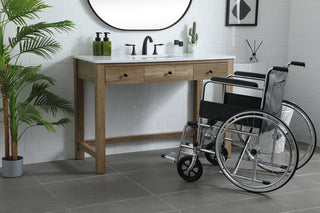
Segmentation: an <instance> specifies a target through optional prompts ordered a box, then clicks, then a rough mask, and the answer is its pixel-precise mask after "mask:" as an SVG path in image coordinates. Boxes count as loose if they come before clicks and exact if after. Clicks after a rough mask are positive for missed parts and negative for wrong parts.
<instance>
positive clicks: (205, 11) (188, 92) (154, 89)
mask: <svg viewBox="0 0 320 213" xmlns="http://www.w3.org/2000/svg"><path fill="white" fill-rule="evenodd" d="M46 2H47V3H48V4H50V5H53V8H50V9H48V10H46V11H45V12H44V13H42V14H41V16H40V18H41V19H42V20H43V21H59V20H62V19H70V20H73V21H74V22H75V23H76V24H77V29H76V30H75V31H74V32H73V33H72V34H57V38H58V40H59V41H60V42H61V43H62V45H63V51H61V52H60V53H59V54H58V55H57V56H56V57H55V58H54V59H53V60H51V61H45V60H43V59H40V58H39V57H36V56H26V57H24V58H23V62H24V64H26V65H30V64H42V65H43V72H45V73H47V74H49V75H51V76H53V77H55V78H56V80H57V84H56V87H55V91H56V92H57V93H58V94H60V95H62V96H63V97H65V98H68V99H69V100H72V101H73V64H72V55H75V54H91V52H92V50H91V48H92V41H93V39H94V36H95V32H96V31H110V32H111V36H110V38H111V41H112V51H113V54H128V53H129V52H130V50H129V48H126V47H125V46H124V44H125V43H135V44H137V50H138V52H140V51H141V45H142V41H143V38H144V37H145V36H146V35H151V36H152V37H153V39H154V42H164V43H166V44H167V48H166V51H170V50H169V48H168V46H170V45H169V44H170V43H171V42H172V41H173V40H174V39H180V40H181V39H182V40H184V41H185V42H186V40H187V36H186V31H187V28H188V27H190V25H191V24H192V22H193V21H197V23H198V33H199V41H198V48H199V52H210V53H219V54H221V53H222V54H229V55H235V56H236V57H237V61H238V62H244V61H247V60H248V59H249V55H248V53H249V52H248V48H247V47H246V45H245V39H250V40H253V39H256V40H264V45H263V47H262V48H261V50H260V52H259V53H258V58H259V59H260V60H261V61H263V62H265V63H266V64H267V65H271V64H272V65H274V64H278V65H281V64H284V63H285V62H286V60H287V50H288V42H287V37H288V31H289V27H288V26H289V13H290V1H289V0H266V1H260V7H259V9H260V10H259V21H258V26H257V27H225V26H224V25H225V7H226V6H225V4H226V1H225V0H193V3H192V5H191V8H190V10H189V12H188V13H187V14H186V16H185V17H184V18H183V19H182V20H181V21H180V22H179V23H178V24H177V25H175V26H173V27H171V28H169V29H167V30H163V31H157V32H125V31H119V30H115V29H112V28H110V27H108V26H107V25H105V24H104V23H102V22H101V21H100V20H99V19H98V18H97V17H96V16H95V15H94V14H93V12H92V11H91V9H90V8H89V5H88V3H87V1H86V0H68V1H66V0H47V1H46ZM9 30H10V29H9ZM11 30H14V29H11ZM163 50H164V49H163ZM163 50H162V51H163ZM160 51H161V48H160ZM149 52H150V51H149ZM85 88H86V92H85V96H86V106H85V107H86V113H85V119H86V133H85V134H86V139H91V138H93V137H94V122H93V118H94V110H93V98H92V97H93V89H94V88H93V85H92V84H90V83H87V84H86V85H85ZM106 93H107V99H106V107H107V114H108V116H107V137H115V136H121V135H135V134H141V133H159V132H166V131H179V130H181V129H182V127H183V125H184V123H185V122H186V121H187V119H190V118H192V107H190V106H192V104H191V103H192V86H191V84H190V83H188V82H172V83H150V84H135V85H121V86H120V85H113V86H107V87H106ZM1 131H2V130H1ZM1 134H2V132H1ZM73 140H74V127H73V125H70V126H68V127H66V128H61V129H58V133H57V134H56V135H54V134H49V133H47V132H46V131H45V130H44V129H41V128H38V129H33V130H32V131H29V132H28V133H27V134H26V135H25V137H24V138H23V140H22V141H21V143H20V144H19V154H20V155H23V156H24V158H25V163H35V162H43V161H51V160H57V159H66V158H73V157H74V155H73V153H74V144H73V143H74V142H73ZM0 141H1V143H0V150H1V152H3V137H0ZM176 144H177V140H176V139H170V140H156V141H148V142H131V143H125V144H116V145H108V146H107V153H118V152H128V151H137V150H148V149H158V148H164V147H172V146H175V145H176Z"/></svg>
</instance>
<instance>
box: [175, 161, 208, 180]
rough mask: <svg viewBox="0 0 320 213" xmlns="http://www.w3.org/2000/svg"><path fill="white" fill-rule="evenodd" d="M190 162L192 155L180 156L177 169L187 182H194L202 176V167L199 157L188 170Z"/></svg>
mask: <svg viewBox="0 0 320 213" xmlns="http://www.w3.org/2000/svg"><path fill="white" fill-rule="evenodd" d="M191 162H192V155H186V156H183V157H182V158H180V160H179V161H178V163H177V170H178V173H179V175H180V177H182V178H183V179H184V180H186V181H188V182H194V181H196V180H198V179H199V178H200V177H201V176H202V172H203V168H202V164H201V162H200V160H199V159H197V160H196V162H195V165H194V166H193V168H192V169H191V170H190V171H188V168H189V166H190V164H191Z"/></svg>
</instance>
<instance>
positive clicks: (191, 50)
mask: <svg viewBox="0 0 320 213" xmlns="http://www.w3.org/2000/svg"><path fill="white" fill-rule="evenodd" d="M196 52H197V43H195V44H192V43H188V53H192V54H195V53H196Z"/></svg>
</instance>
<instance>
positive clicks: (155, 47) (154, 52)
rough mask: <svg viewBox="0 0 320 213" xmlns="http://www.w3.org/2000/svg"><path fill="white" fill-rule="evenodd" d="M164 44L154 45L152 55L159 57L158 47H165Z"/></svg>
mask: <svg viewBox="0 0 320 213" xmlns="http://www.w3.org/2000/svg"><path fill="white" fill-rule="evenodd" d="M163 45H164V44H154V45H153V46H154V50H153V53H152V55H158V52H157V46H163Z"/></svg>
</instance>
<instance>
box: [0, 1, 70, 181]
mask: <svg viewBox="0 0 320 213" xmlns="http://www.w3.org/2000/svg"><path fill="white" fill-rule="evenodd" d="M0 3H1V7H2V9H0V17H1V19H0V89H1V95H0V98H1V99H2V103H3V107H2V108H0V112H1V113H2V114H3V118H4V119H3V122H4V129H5V131H4V132H5V134H4V138H5V156H4V157H3V158H2V174H3V176H4V177H18V176H21V175H22V171H23V169H22V165H23V162H22V161H23V158H22V157H21V156H18V142H19V140H20V139H21V137H22V136H23V134H24V133H25V132H26V131H27V130H28V129H29V128H31V127H34V126H44V127H45V128H46V129H47V130H48V131H51V132H55V128H54V126H55V125H58V126H59V125H60V126H64V125H66V124H68V123H69V122H70V119H68V118H62V119H60V120H56V121H47V120H46V119H45V118H44V116H43V114H50V115H51V116H52V117H56V116H57V114H58V113H64V114H69V115H71V114H73V112H74V109H73V105H72V103H71V102H70V101H68V100H65V99H63V98H61V97H59V96H58V95H55V94H54V93H52V92H50V91H49V90H48V89H49V87H50V86H53V85H54V79H53V78H51V77H48V76H46V75H44V74H42V73H40V68H41V66H22V65H21V63H20V60H19V59H20V56H21V55H23V54H28V53H33V54H36V55H38V56H41V57H43V58H46V59H49V58H50V57H51V55H52V54H55V53H56V52H57V51H58V50H59V49H61V45H60V44H59V43H58V42H57V41H56V40H55V39H54V38H53V36H54V33H55V32H69V31H71V30H72V29H73V27H74V24H73V22H71V21H69V20H65V21H61V22H54V23H46V22H39V23H36V24H27V22H26V21H27V20H33V19H37V18H39V17H38V15H37V14H38V13H39V12H41V11H42V10H43V9H46V8H48V7H50V6H48V5H46V4H45V3H44V2H43V1H42V0H0ZM8 26H16V32H15V34H14V36H11V35H5V32H6V29H7V27H8ZM5 38H9V39H8V42H5V41H4V40H5ZM1 136H3V134H1Z"/></svg>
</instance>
